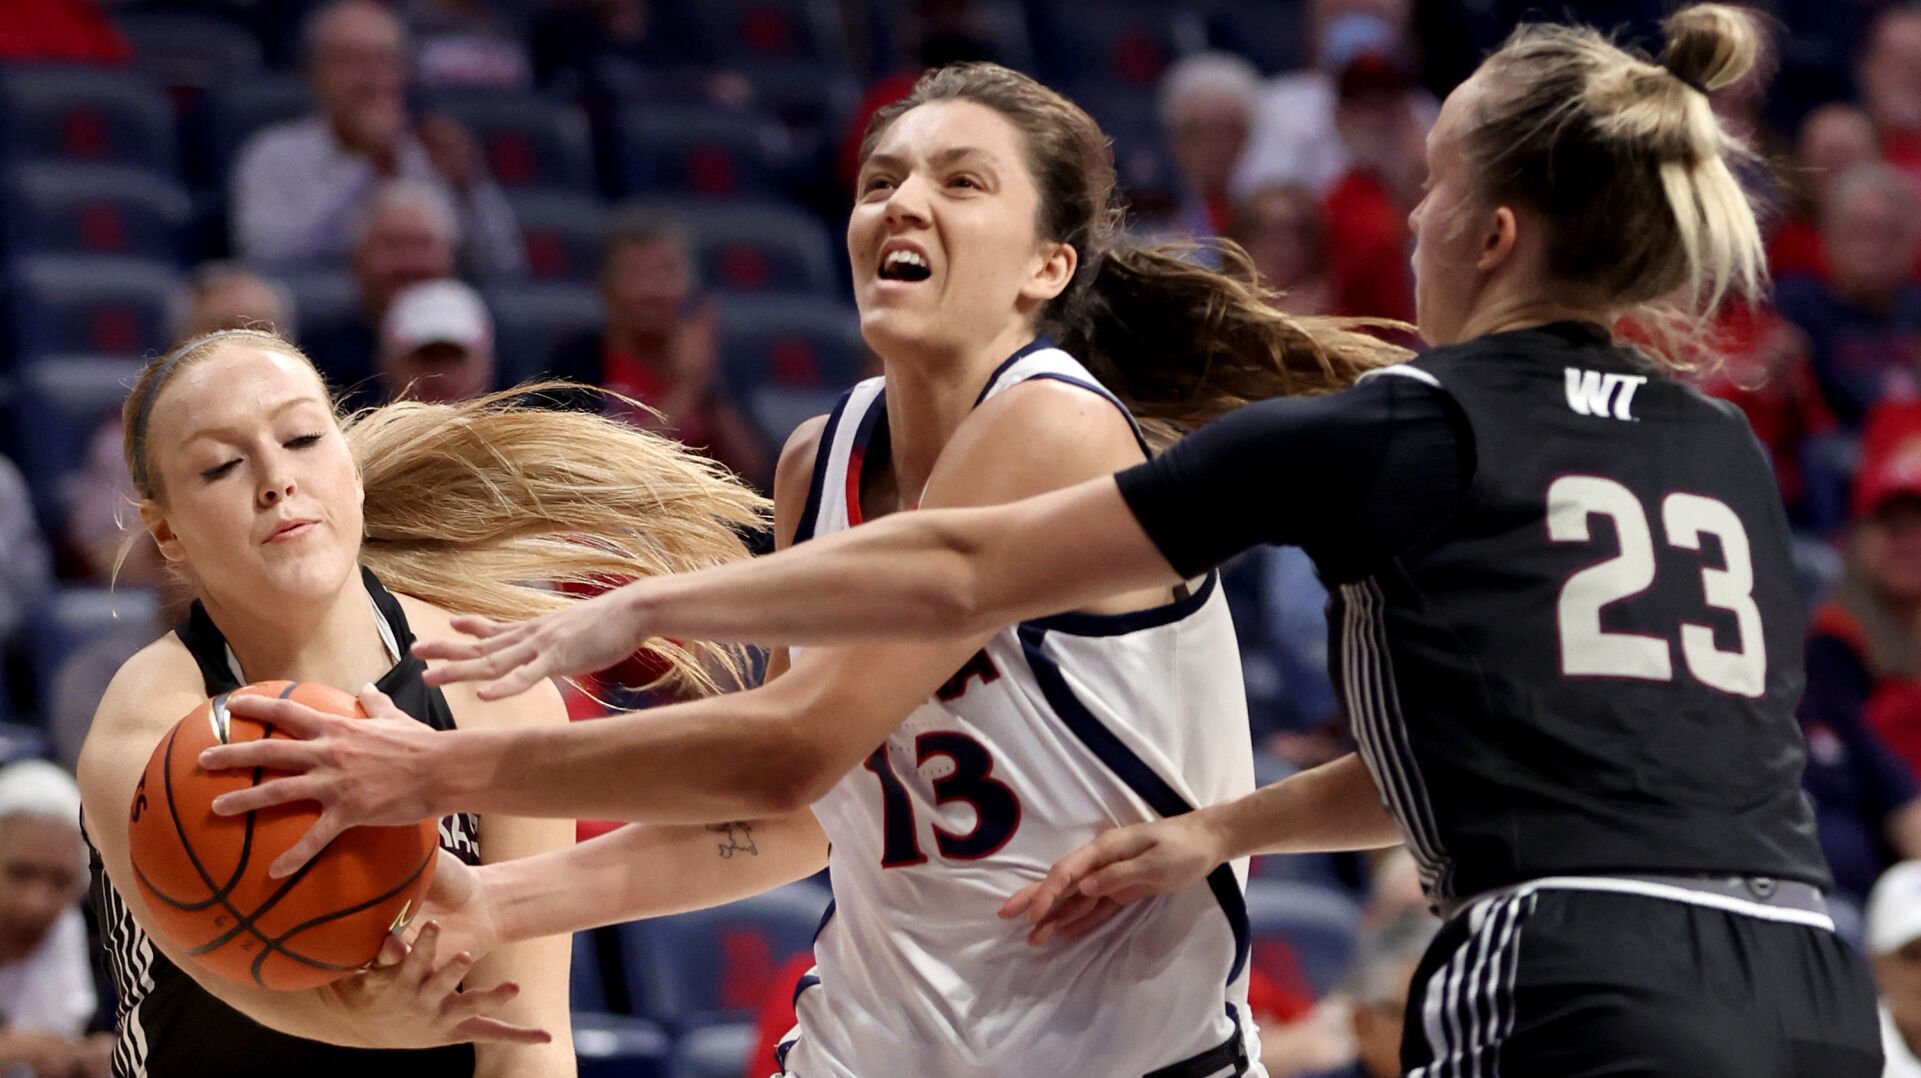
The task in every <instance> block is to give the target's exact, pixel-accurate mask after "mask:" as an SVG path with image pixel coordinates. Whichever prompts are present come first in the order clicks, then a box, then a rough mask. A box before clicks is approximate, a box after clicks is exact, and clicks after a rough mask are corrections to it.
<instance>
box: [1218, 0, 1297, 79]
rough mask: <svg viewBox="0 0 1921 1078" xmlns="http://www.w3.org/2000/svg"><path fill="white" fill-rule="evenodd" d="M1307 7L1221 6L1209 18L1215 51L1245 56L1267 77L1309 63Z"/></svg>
mask: <svg viewBox="0 0 1921 1078" xmlns="http://www.w3.org/2000/svg"><path fill="white" fill-rule="evenodd" d="M1306 7H1307V5H1306V4H1304V3H1302V0H1265V2H1264V3H1259V4H1221V5H1219V6H1218V7H1216V9H1215V10H1214V11H1212V12H1210V13H1209V15H1208V17H1207V41H1208V45H1209V46H1210V47H1211V48H1215V49H1220V50H1222V51H1225V52H1231V53H1235V54H1237V55H1240V56H1244V57H1246V58H1247V59H1249V60H1251V61H1253V62H1254V66H1255V67H1258V68H1260V70H1261V73H1262V74H1263V75H1278V74H1280V73H1281V72H1284V71H1292V70H1294V69H1295V68H1298V67H1301V66H1302V65H1304V64H1306V63H1307V11H1306Z"/></svg>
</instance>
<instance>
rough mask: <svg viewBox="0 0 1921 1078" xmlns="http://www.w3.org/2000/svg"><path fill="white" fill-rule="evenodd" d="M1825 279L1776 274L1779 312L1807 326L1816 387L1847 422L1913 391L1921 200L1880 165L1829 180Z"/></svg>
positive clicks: (1919, 358)
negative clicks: (1886, 400) (1783, 278)
mask: <svg viewBox="0 0 1921 1078" xmlns="http://www.w3.org/2000/svg"><path fill="white" fill-rule="evenodd" d="M1821 238H1822V244H1823V248H1824V250H1825V252H1826V255H1827V260H1828V279H1827V280H1825V281H1822V280H1817V279H1814V278H1811V277H1798V278H1794V279H1791V280H1786V281H1783V282H1781V285H1780V288H1779V290H1778V297H1779V298H1778V303H1779V305H1780V309H1781V313H1782V314H1783V315H1785V316H1786V317H1787V319H1788V320H1789V321H1791V322H1793V323H1794V324H1795V325H1797V326H1799V327H1801V330H1802V331H1803V332H1804V333H1806V334H1807V335H1808V342H1809V359H1810V360H1811V362H1812V363H1813V367H1814V376H1815V381H1816V382H1817V384H1818V385H1819V386H1820V388H1821V395H1822V397H1823V399H1824V400H1825V402H1826V404H1827V406H1828V408H1829V410H1830V411H1832V412H1833V413H1834V416H1835V418H1836V419H1838V420H1839V421H1840V422H1841V424H1842V425H1843V426H1844V427H1845V428H1846V429H1848V430H1849V431H1855V430H1859V429H1860V425H1861V420H1862V417H1863V416H1864V415H1865V414H1866V412H1867V410H1868V409H1869V408H1870V407H1872V406H1873V405H1874V404H1875V402H1877V401H1879V400H1881V399H1883V398H1894V399H1908V398H1912V397H1915V396H1916V395H1917V394H1921V283H1917V282H1916V280H1915V275H1914V251H1915V245H1916V243H1917V242H1921V200H1918V199H1917V197H1916V195H1915V192H1914V189H1913V187H1912V186H1911V185H1910V184H1909V183H1908V181H1907V180H1906V178H1905V177H1903V176H1902V175H1901V174H1900V173H1899V172H1898V171H1896V170H1895V169H1894V168H1892V167H1891V166H1888V165H1885V164H1865V165H1855V166H1854V167H1852V168H1850V169H1848V170H1847V171H1846V172H1843V173H1842V174H1841V175H1839V176H1837V177H1836V178H1835V180H1834V185H1833V187H1832V188H1831V189H1830V191H1829V194H1828V200H1827V205H1826V206H1824V207H1823V212H1822V217H1821Z"/></svg>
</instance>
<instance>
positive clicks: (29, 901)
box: [0, 814, 86, 965]
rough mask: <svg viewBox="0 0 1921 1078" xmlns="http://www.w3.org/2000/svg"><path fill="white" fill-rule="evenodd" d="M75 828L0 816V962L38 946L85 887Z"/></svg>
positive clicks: (43, 819)
mask: <svg viewBox="0 0 1921 1078" xmlns="http://www.w3.org/2000/svg"><path fill="white" fill-rule="evenodd" d="M81 849H82V846H81V838H80V826H79V824H78V823H77V822H76V821H72V820H66V819H62V818H60V817H51V816H39V815H27V814H22V815H15V816H9V817H7V818H6V819H0V965H3V964H6V963H10V962H18V961H20V960H21V959H23V958H26V957H27V956H28V955H31V954H32V953H33V952H34V951H35V950H37V949H38V948H39V947H40V945H41V944H42V943H43V942H45V941H46V938H47V933H48V932H50V931H52V930H53V925H54V922H55V921H57V920H59V918H60V915H61V914H62V913H65V912H66V911H67V910H68V909H69V908H70V907H72V906H73V904H74V903H76V902H78V901H80V895H81V893H82V891H83V890H84V889H85V888H86V870H85V865H84V863H83V861H82V859H81V853H80V851H81Z"/></svg>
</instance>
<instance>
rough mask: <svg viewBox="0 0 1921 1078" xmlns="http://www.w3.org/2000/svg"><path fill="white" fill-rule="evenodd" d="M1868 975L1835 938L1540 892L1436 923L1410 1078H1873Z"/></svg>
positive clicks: (1671, 907) (1410, 1032) (1741, 918)
mask: <svg viewBox="0 0 1921 1078" xmlns="http://www.w3.org/2000/svg"><path fill="white" fill-rule="evenodd" d="M1881 1067H1882V1063H1881V1034H1880V1027H1879V1019H1878V1016H1877V1013H1876V1010H1875V990H1874V984H1873V981H1872V980H1871V979H1870V978H1869V976H1868V971H1867V967H1866V965H1865V964H1864V963H1863V962H1862V960H1861V958H1860V956H1859V955H1857V954H1855V953H1854V951H1853V949H1851V948H1850V947H1849V946H1848V945H1847V944H1846V943H1845V942H1843V941H1842V940H1841V938H1840V937H1838V936H1836V935H1835V934H1834V933H1833V932H1832V931H1829V930H1827V929H1824V928H1818V927H1814V926H1811V925H1807V924H1798V923H1791V922H1786V921H1780V920H1770V919H1767V918H1765V917H1762V916H1754V915H1751V914H1748V913H1740V912H1733V911H1730V910H1726V909H1719V908H1713V907H1709V906H1701V905H1693V904H1689V903H1686V902H1680V901H1674V900H1671V899H1665V898H1653V897H1648V896H1645V895H1637V894H1616V893H1606V892H1595V891H1570V890H1550V889H1542V890H1536V891H1532V892H1524V893H1517V894H1513V895H1509V896H1506V897H1500V898H1494V899H1489V900H1485V901H1482V902H1480V903H1477V904H1476V905H1475V906H1473V907H1471V908H1470V909H1468V910H1467V911H1466V912H1464V913H1462V914H1461V915H1459V916H1457V917H1455V918H1454V919H1453V920H1450V921H1449V922H1448V923H1447V924H1446V925H1444V926H1442V928H1441V931H1440V934H1439V935H1438V936H1437V937H1436V938H1435V940H1434V943H1433V945H1432V946H1431V947H1429V948H1428V952H1427V954H1426V956H1425V957H1423V958H1422V959H1421V964H1420V967H1419V968H1418V969H1417V970H1416V971H1415V974H1414V983H1413V986H1412V987H1411V988H1410V990H1409V993H1408V1004H1407V1024H1406V1028H1405V1030H1404V1032H1403V1035H1402V1039H1401V1068H1402V1070H1404V1071H1405V1072H1407V1074H1408V1075H1409V1076H1410V1078H1475V1076H1481V1075H1490V1076H1491V1075H1497V1074H1498V1075H1502V1076H1504V1078H1537V1076H1539V1078H1599V1076H1603V1075H1605V1076H1607V1078H1652V1076H1657V1075H1658V1076H1661V1078H1737V1076H1738V1078H1880V1075H1881Z"/></svg>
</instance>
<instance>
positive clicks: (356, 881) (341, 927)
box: [128, 681, 438, 989]
mask: <svg viewBox="0 0 1921 1078" xmlns="http://www.w3.org/2000/svg"><path fill="white" fill-rule="evenodd" d="M249 699H265V700H276V701H280V702H285V703H289V704H295V703H296V702H297V703H298V706H303V707H305V708H307V709H309V710H314V712H315V713H316V714H320V713H322V712H329V713H332V715H333V716H334V717H336V718H337V719H338V721H340V722H356V721H365V720H364V719H355V718H351V717H350V716H357V715H360V714H363V713H362V712H361V709H360V707H359V705H358V704H357V703H356V702H355V701H354V699H353V697H351V696H348V695H347V694H346V693H343V692H340V691H338V690H336V689H331V688H328V687H327V686H324V685H318V684H312V683H296V682H285V681H283V682H267V683H262V684H259V685H250V686H247V687H245V688H242V689H239V690H236V691H235V692H233V693H231V694H227V695H224V696H220V697H216V698H215V699H213V700H209V701H208V702H207V703H205V704H203V705H201V706H200V707H199V708H197V709H195V710H194V711H193V712H192V713H191V714H189V715H187V716H186V717H185V718H183V719H181V720H180V721H179V722H178V723H177V724H175V726H174V727H173V729H172V730H170V731H168V733H167V735H166V737H164V738H162V739H161V742H160V744H159V746H158V747H156V748H155V749H154V753H153V756H152V758H151V759H149V761H148V763H147V770H146V772H145V773H144V774H143V775H142V777H141V780H140V784H139V786H138V787H137V788H136V791H135V794H134V799H133V803H132V805H131V807H130V810H129V815H130V818H129V828H128V830H129V840H130V850H131V853H132V861H133V869H134V877H135V881H136V883H137V884H138V886H139V888H140V891H141V894H142V896H143V897H144V898H145V900H146V905H147V908H148V910H149V912H150V913H151V918H152V922H153V927H154V929H155V930H156V931H158V932H160V933H161V934H163V935H164V936H166V937H167V938H168V939H169V940H171V941H172V942H173V943H175V944H176V945H178V946H180V947H181V948H183V949H185V950H187V951H188V952H189V953H190V954H192V955H193V956H194V958H195V960H196V961H197V962H199V963H200V965H202V966H203V967H205V968H206V969H208V970H210V971H212V972H214V973H217V974H219V975H221V976H223V977H227V978H229V979H232V980H236V981H241V982H244V983H252V984H256V985H260V986H262V987H266V988H273V989H298V988H310V987H315V986H317V985H321V984H326V983H328V982H330V981H333V980H336V979H338V978H341V977H344V976H346V975H347V974H350V973H353V972H355V971H358V970H360V969H361V968H363V967H365V966H366V965H367V964H368V963H370V962H373V961H374V960H375V958H376V957H377V956H378V955H379V954H380V949H381V945H382V942H383V941H384V940H385V939H386V937H387V935H388V933H389V931H390V930H392V929H393V928H394V927H395V926H397V925H399V924H402V923H404V922H405V920H406V919H407V917H408V916H409V914H410V913H411V912H412V911H414V910H416V909H418V908H419V906H420V903H421V900H422V899H423V897H424V896H425V895H426V893H427V889H428V886H429V885H430V884H431V883H432V881H433V877H434V866H435V859H436V856H437V850H438V842H437V831H436V828H435V826H434V825H433V824H432V823H430V822H429V823H419V824H416V825H414V826H408V827H387V828H379V829H367V830H364V831H358V832H355V833H354V834H352V835H350V836H347V837H346V838H345V839H344V840H343V841H341V842H339V843H336V844H335V845H334V846H333V847H331V848H330V849H328V850H327V851H326V853H325V854H324V855H322V856H321V857H319V858H316V859H313V860H312V861H311V863H305V859H303V863H305V867H304V869H303V870H302V871H300V872H297V873H294V874H292V875H289V876H286V877H285V878H284V879H279V878H274V877H270V876H269V874H268V872H267V863H268V861H270V860H271V859H273V858H274V857H276V856H277V855H279V854H280V853H281V852H282V851H284V850H286V849H288V848H289V847H291V846H294V845H296V842H297V840H301V839H302V836H304V835H307V834H309V833H310V832H309V830H308V829H309V827H310V825H312V824H313V823H314V822H315V820H316V817H318V816H319V812H318V811H317V810H316V809H315V808H314V807H313V806H311V805H295V804H287V803H276V804H274V805H272V806H263V807H260V810H259V811H254V812H248V813H246V814H244V815H239V816H228V815H219V814H216V813H215V812H214V811H213V807H212V806H213V802H214V801H215V800H216V798H218V797H220V796H223V795H227V794H230V793H232V792H234V791H239V790H252V789H254V788H256V784H257V783H259V782H260V780H261V779H262V778H263V777H265V776H266V775H267V774H268V771H267V770H266V769H265V768H264V767H263V766H260V765H255V766H254V767H253V768H252V770H251V771H214V770H210V769H208V768H205V767H203V766H201V765H200V764H199V762H198V760H199V757H200V755H201V751H202V750H203V749H206V748H208V747H210V746H217V745H227V746H232V747H238V746H240V745H242V744H249V745H252V746H255V747H265V746H269V745H275V744H281V745H291V744H292V743H291V742H288V741H287V740H286V735H285V732H284V731H282V730H280V729H278V728H276V726H275V725H274V724H272V723H270V722H268V723H263V722H258V721H255V720H253V719H251V718H249V717H247V716H245V715H242V714H240V713H239V712H238V710H237V709H236V708H235V706H234V705H236V704H238V703H240V702H242V701H245V700H249Z"/></svg>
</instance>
